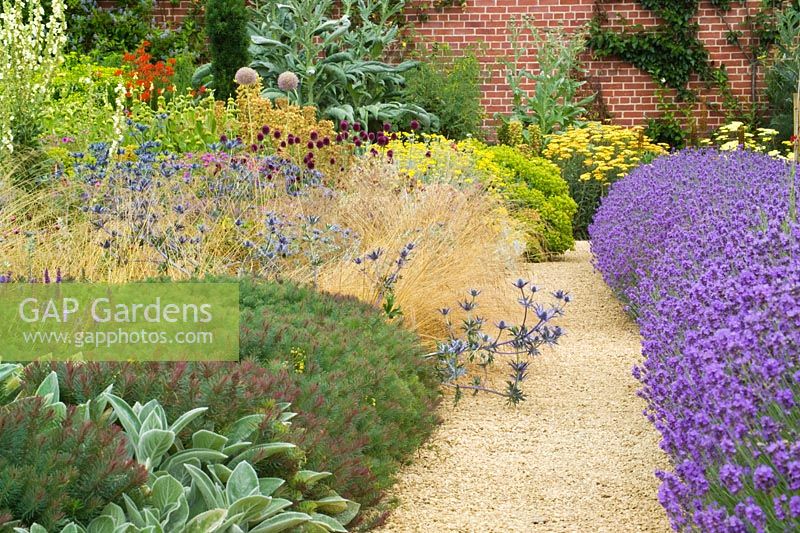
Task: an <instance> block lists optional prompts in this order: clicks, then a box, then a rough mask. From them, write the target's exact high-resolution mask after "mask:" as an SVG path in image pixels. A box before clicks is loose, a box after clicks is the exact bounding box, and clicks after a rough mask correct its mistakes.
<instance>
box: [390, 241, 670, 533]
mask: <svg viewBox="0 0 800 533" xmlns="http://www.w3.org/2000/svg"><path fill="white" fill-rule="evenodd" d="M589 258H590V254H589V246H588V243H586V242H580V243H578V244H577V246H576V251H574V252H570V253H569V254H567V256H566V258H565V260H564V261H562V262H555V263H545V264H536V265H531V268H532V272H531V273H532V277H533V279H534V280H535V283H536V284H537V285H539V286H540V287H541V288H543V289H548V290H554V289H558V288H564V289H566V290H569V291H570V293H571V294H572V295H573V297H574V301H573V302H572V303H571V304H570V305H569V306H568V308H567V313H566V316H565V318H564V320H563V322H562V323H563V326H564V328H565V329H566V331H567V333H568V335H567V336H566V337H564V338H563V339H562V342H561V345H560V346H559V347H557V348H556V350H555V351H552V352H545V353H544V355H543V356H542V357H540V358H538V359H537V360H536V361H535V362H534V363H533V364H532V365H531V369H530V372H529V376H530V377H529V378H528V381H527V384H526V386H525V390H526V392H527V393H528V400H527V401H526V402H524V403H523V404H522V405H521V406H520V407H519V408H517V409H513V408H509V407H507V406H506V405H505V402H504V400H503V399H502V398H497V397H494V396H492V395H481V396H478V397H476V398H473V397H470V396H466V397H465V398H464V399H463V400H462V403H460V404H459V405H458V406H457V407H456V408H455V409H454V408H453V407H452V402H447V401H446V402H445V404H444V405H443V407H442V409H441V413H442V417H443V418H444V423H443V424H442V426H441V427H440V428H439V429H438V430H437V431H436V433H435V434H434V435H433V437H432V438H431V440H430V441H429V442H428V444H426V445H425V446H424V447H423V448H422V449H421V450H420V452H419V456H418V457H417V458H416V459H415V461H414V462H413V464H411V465H409V466H408V467H407V468H405V470H404V471H403V472H402V473H401V475H400V481H399V483H398V484H397V485H396V487H395V489H394V491H393V493H392V494H391V497H393V498H395V499H396V500H397V502H398V507H397V509H396V510H395V511H393V512H392V514H391V515H390V516H389V518H388V520H387V521H386V524H385V526H384V527H383V528H381V529H379V531H382V532H384V533H388V532H414V531H417V532H431V533H438V532H445V531H458V532H465V533H466V532H470V533H472V532H475V533H486V532H498V533H499V532H534V533H538V532H562V531H570V532H572V531H575V532H581V533H583V532H587V533H588V532H614V533H617V532H636V531H653V532H667V531H669V527H668V523H667V520H666V517H665V515H664V512H663V510H662V509H661V507H660V506H659V504H658V501H657V500H656V490H657V486H658V481H657V480H656V478H655V476H654V475H653V471H654V470H656V469H657V468H661V467H665V466H666V459H665V457H664V456H663V455H662V454H661V452H660V450H659V448H658V436H657V434H656V431H655V430H654V429H653V428H652V427H651V426H650V425H649V423H648V422H647V420H645V418H644V417H643V416H642V414H641V411H642V408H643V406H644V404H643V402H642V400H641V399H639V398H638V397H637V396H636V395H635V391H636V388H637V382H636V381H635V380H634V379H633V378H632V377H631V373H630V370H631V367H632V366H633V365H634V364H635V363H636V361H637V360H638V358H639V357H640V355H639V354H640V344H639V335H638V332H637V329H636V326H635V325H634V324H633V323H632V322H631V320H630V319H628V317H627V316H626V315H625V314H624V313H623V312H622V310H621V308H620V305H619V303H618V302H617V301H616V300H615V299H614V298H613V296H612V295H611V294H610V292H609V290H608V289H607V288H606V286H605V284H604V283H603V281H602V279H601V278H600V277H599V275H597V274H596V273H594V272H593V271H592V267H591V265H590V264H589Z"/></svg>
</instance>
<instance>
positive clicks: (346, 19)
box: [248, 0, 438, 128]
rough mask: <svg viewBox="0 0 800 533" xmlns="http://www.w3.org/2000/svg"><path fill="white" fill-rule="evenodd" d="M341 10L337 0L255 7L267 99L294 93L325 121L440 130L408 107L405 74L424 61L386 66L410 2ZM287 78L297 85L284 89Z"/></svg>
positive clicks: (354, 4)
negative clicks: (411, 123) (413, 124)
mask: <svg viewBox="0 0 800 533" xmlns="http://www.w3.org/2000/svg"><path fill="white" fill-rule="evenodd" d="M334 7H335V2H334V0H289V1H287V2H283V3H277V2H264V3H257V4H256V5H255V6H254V7H253V8H252V10H251V22H250V24H249V25H248V30H249V33H250V39H251V42H252V45H251V47H250V52H251V54H252V56H253V62H252V63H251V65H250V66H251V67H253V68H254V69H255V70H256V71H258V73H259V74H260V75H261V77H262V78H263V79H264V84H265V86H266V88H265V89H264V92H263V94H264V96H266V97H269V98H285V97H287V93H288V96H289V97H290V99H291V100H293V101H295V103H297V104H298V105H300V106H306V105H313V106H316V107H317V109H318V110H319V114H320V116H321V117H324V118H330V119H335V120H337V121H340V120H347V121H349V122H353V121H356V120H358V121H360V122H361V123H363V124H365V125H368V124H372V125H380V124H382V123H383V122H387V121H388V122H391V123H393V124H400V123H403V122H406V121H408V120H410V119H416V120H418V121H419V122H421V123H422V124H423V126H425V127H431V126H433V127H434V128H435V127H437V126H438V125H437V123H436V121H437V119H436V117H435V116H433V115H431V114H429V113H427V112H426V111H425V110H424V109H422V108H421V107H419V106H417V105H414V104H411V103H406V102H403V98H402V89H403V84H404V83H405V77H404V75H405V73H407V72H408V71H410V70H411V69H413V68H415V67H416V66H417V62H415V61H403V62H402V63H400V64H398V65H390V64H388V63H385V62H383V61H382V57H383V52H384V50H385V49H386V47H387V46H388V45H389V44H391V43H392V42H393V41H394V40H395V38H396V36H397V31H398V28H397V26H396V24H393V23H392V22H391V21H392V19H393V17H394V16H395V15H397V14H398V13H400V11H401V10H402V7H403V2H392V1H390V0H358V1H356V0H345V1H343V2H342V3H341V9H340V10H339V11H337V14H338V18H333V16H332V13H333V12H334ZM284 73H291V74H293V75H294V76H296V79H297V81H296V83H291V84H288V85H287V84H282V83H280V82H279V80H278V78H279V76H281V75H282V74H284ZM281 85H283V86H281Z"/></svg>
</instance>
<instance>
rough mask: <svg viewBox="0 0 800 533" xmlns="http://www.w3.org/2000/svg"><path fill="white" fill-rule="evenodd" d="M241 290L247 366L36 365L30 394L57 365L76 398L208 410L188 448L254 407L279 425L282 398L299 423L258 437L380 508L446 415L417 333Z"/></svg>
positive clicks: (28, 372)
mask: <svg viewBox="0 0 800 533" xmlns="http://www.w3.org/2000/svg"><path fill="white" fill-rule="evenodd" d="M240 294H241V300H240V305H241V309H242V323H241V342H240V353H241V357H242V362H241V363H237V364H230V363H179V364H157V363H146V364H143V363H139V364H136V363H129V364H112V363H85V364H74V363H36V364H32V365H29V366H28V367H26V369H25V373H24V375H23V376H22V390H23V391H25V392H26V393H32V392H33V391H34V390H35V387H36V383H38V382H39V381H40V380H41V379H43V378H44V377H46V376H47V375H48V374H49V373H50V372H51V371H53V370H54V371H55V372H56V373H57V375H58V376H59V381H60V383H61V397H62V400H63V401H65V402H67V403H82V402H85V401H87V400H88V399H91V398H94V397H96V396H97V395H98V394H101V393H102V392H103V391H104V390H105V389H106V388H107V387H108V386H109V385H113V387H114V394H115V395H117V396H119V397H120V398H122V399H124V400H125V401H126V402H128V403H129V404H134V403H135V402H137V401H138V402H141V403H142V404H146V403H147V402H148V401H149V400H151V399H157V400H158V401H159V403H160V405H161V406H162V407H163V409H164V411H165V413H166V415H167V419H168V420H174V419H176V418H177V417H179V416H180V415H181V414H183V413H184V412H186V411H189V410H190V409H193V408H195V407H197V406H208V407H209V409H208V411H207V412H206V413H205V414H204V415H203V416H202V417H200V418H197V419H195V420H193V421H192V422H191V423H190V424H189V426H188V427H187V428H186V429H184V430H183V431H182V432H181V434H180V435H179V437H180V438H179V440H180V442H181V445H182V446H184V447H187V446H189V445H190V443H191V434H192V432H195V431H199V430H202V429H205V430H208V431H213V432H217V433H221V434H227V433H228V432H229V431H230V425H231V423H232V422H233V421H235V420H238V419H239V418H241V417H244V416H247V415H249V414H253V413H261V414H266V415H268V416H269V417H268V420H277V418H278V417H279V414H278V413H277V411H278V404H279V403H288V402H291V404H292V408H293V411H295V412H296V413H297V416H296V417H295V418H294V419H292V422H293V423H292V426H291V427H290V428H283V427H282V426H280V425H278V426H276V425H275V424H270V423H268V424H265V425H264V426H263V427H262V428H261V430H260V431H261V433H260V436H258V437H254V438H253V439H251V440H252V441H253V442H269V441H273V440H281V441H286V442H292V443H294V444H296V445H298V446H299V447H300V448H302V449H303V450H305V453H306V455H307V458H308V463H309V464H310V465H313V466H314V467H315V468H318V469H323V470H326V471H330V472H332V473H333V475H334V478H333V479H335V480H336V487H337V490H338V491H339V493H340V494H342V495H343V496H345V497H347V498H350V499H353V500H356V501H358V502H359V503H361V504H363V505H371V504H374V503H376V501H377V499H378V497H379V495H380V493H381V491H382V490H384V489H385V488H387V487H388V486H390V485H391V483H392V476H393V475H394V473H395V472H396V471H397V469H398V467H399V465H400V464H401V463H402V462H403V461H404V460H406V459H407V458H408V457H409V456H410V455H411V454H412V453H413V452H414V451H415V450H416V448H417V446H419V444H420V443H421V442H422V441H423V440H424V439H425V438H426V437H427V436H428V435H429V434H430V432H431V430H432V429H433V427H434V425H435V423H436V421H437V419H436V415H435V413H434V412H433V406H434V405H435V404H436V403H437V401H438V399H439V382H438V379H437V376H436V373H435V369H434V365H433V363H432V362H430V363H428V362H426V361H424V360H423V358H422V356H423V354H424V353H425V350H424V348H423V346H422V344H421V343H420V342H419V339H418V338H417V337H416V336H415V335H413V334H411V333H409V332H407V331H405V330H404V329H403V328H402V327H400V326H399V325H397V324H387V323H386V322H385V318H384V317H383V316H382V315H381V313H380V312H379V311H378V310H376V309H374V308H373V307H372V306H370V305H367V304H364V303H361V302H358V301H357V300H355V299H353V298H344V297H339V296H332V295H327V294H319V293H317V292H315V291H314V290H313V289H312V288H309V287H298V286H295V285H292V284H290V283H288V282H284V283H280V284H277V283H263V282H258V281H255V280H246V279H245V280H241V291H240ZM356 366H357V367H358V368H359V369H361V371H359V372H352V369H353V368H354V367H356ZM261 474H262V475H265V474H269V472H261Z"/></svg>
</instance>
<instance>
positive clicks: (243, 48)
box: [206, 0, 250, 100]
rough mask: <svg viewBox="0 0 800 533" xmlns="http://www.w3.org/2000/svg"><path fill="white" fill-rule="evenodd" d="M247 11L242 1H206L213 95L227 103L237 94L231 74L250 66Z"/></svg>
mask: <svg viewBox="0 0 800 533" xmlns="http://www.w3.org/2000/svg"><path fill="white" fill-rule="evenodd" d="M247 21H248V15H247V8H246V7H245V2H244V0H208V1H207V2H206V34H207V35H208V42H209V52H210V53H211V74H213V76H214V95H215V96H216V97H217V99H219V100H227V99H228V98H230V97H231V96H233V95H234V93H235V92H236V87H235V84H234V79H233V78H234V75H235V74H236V71H237V70H239V69H240V68H241V67H245V66H247V65H248V64H249V63H250V54H249V53H248V51H247V47H248V46H249V45H250V39H249V37H248V35H247Z"/></svg>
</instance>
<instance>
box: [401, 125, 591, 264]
mask: <svg viewBox="0 0 800 533" xmlns="http://www.w3.org/2000/svg"><path fill="white" fill-rule="evenodd" d="M520 131H521V130H520ZM387 150H392V152H393V156H394V157H393V159H394V161H395V164H396V165H397V167H398V169H399V170H400V171H401V174H402V175H404V176H406V177H407V180H408V182H407V183H406V185H407V186H409V187H411V188H413V187H419V186H423V185H425V184H431V183H454V184H460V185H469V184H472V183H483V184H484V185H485V186H486V187H487V188H488V189H489V190H490V191H492V192H493V193H495V194H497V195H499V196H500V197H501V198H502V199H503V200H505V203H506V205H507V206H508V209H509V211H510V213H511V214H512V216H513V217H514V218H515V219H517V220H518V221H519V222H521V223H522V225H523V227H524V230H525V234H526V251H527V255H528V256H529V258H530V259H534V260H541V259H544V258H547V257H549V256H551V255H554V254H560V253H563V252H564V251H566V250H568V249H570V248H571V247H572V244H573V240H572V225H571V224H572V222H571V221H572V216H573V215H574V213H575V210H576V206H575V202H574V201H573V200H572V199H571V198H570V197H569V188H568V186H567V183H566V182H565V181H564V180H563V179H562V178H561V176H560V172H559V169H558V167H556V166H555V165H553V164H552V163H550V162H548V161H546V160H544V159H541V158H537V157H529V156H528V155H526V154H524V153H523V152H522V151H520V150H519V149H517V148H512V147H510V146H499V147H489V146H486V145H485V144H483V143H481V142H479V141H476V140H474V139H467V140H464V141H461V142H458V143H454V142H452V141H449V140H448V139H446V138H444V137H442V136H440V135H422V136H405V137H403V138H402V139H399V140H397V141H392V142H391V143H389V145H388V146H387Z"/></svg>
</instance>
